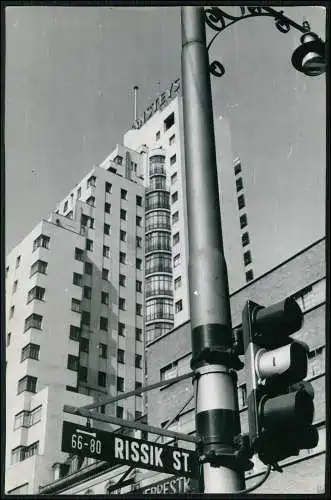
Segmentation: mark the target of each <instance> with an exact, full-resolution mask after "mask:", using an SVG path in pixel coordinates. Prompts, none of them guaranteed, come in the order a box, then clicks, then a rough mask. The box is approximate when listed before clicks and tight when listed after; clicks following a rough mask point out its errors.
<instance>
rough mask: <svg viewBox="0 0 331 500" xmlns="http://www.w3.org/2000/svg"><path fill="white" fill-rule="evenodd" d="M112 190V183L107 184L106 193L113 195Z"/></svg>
mask: <svg viewBox="0 0 331 500" xmlns="http://www.w3.org/2000/svg"><path fill="white" fill-rule="evenodd" d="M111 188H112V185H111V183H110V182H106V184H105V191H106V193H111Z"/></svg>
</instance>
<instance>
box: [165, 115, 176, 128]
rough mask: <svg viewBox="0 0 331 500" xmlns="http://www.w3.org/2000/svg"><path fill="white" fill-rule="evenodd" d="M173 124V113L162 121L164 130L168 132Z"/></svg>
mask: <svg viewBox="0 0 331 500" xmlns="http://www.w3.org/2000/svg"><path fill="white" fill-rule="evenodd" d="M174 123H175V113H174V112H172V113H171V114H170V115H169V116H167V118H166V119H165V120H164V130H165V131H166V130H169V128H170V127H172V126H173V125H174Z"/></svg>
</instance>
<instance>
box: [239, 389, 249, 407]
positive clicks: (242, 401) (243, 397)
mask: <svg viewBox="0 0 331 500" xmlns="http://www.w3.org/2000/svg"><path fill="white" fill-rule="evenodd" d="M238 399H239V409H241V408H244V407H245V406H247V385H246V384H241V385H239V386H238Z"/></svg>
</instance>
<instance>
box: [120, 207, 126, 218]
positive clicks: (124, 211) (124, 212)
mask: <svg viewBox="0 0 331 500" xmlns="http://www.w3.org/2000/svg"><path fill="white" fill-rule="evenodd" d="M120 218H121V219H122V220H126V210H124V209H123V208H121V210H120Z"/></svg>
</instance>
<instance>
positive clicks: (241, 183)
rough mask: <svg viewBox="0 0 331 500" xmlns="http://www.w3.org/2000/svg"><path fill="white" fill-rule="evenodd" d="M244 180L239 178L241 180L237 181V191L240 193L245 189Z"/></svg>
mask: <svg viewBox="0 0 331 500" xmlns="http://www.w3.org/2000/svg"><path fill="white" fill-rule="evenodd" d="M243 187H244V186H243V180H242V177H239V179H237V180H236V189H237V192H238V191H240V190H241V189H243Z"/></svg>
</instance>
